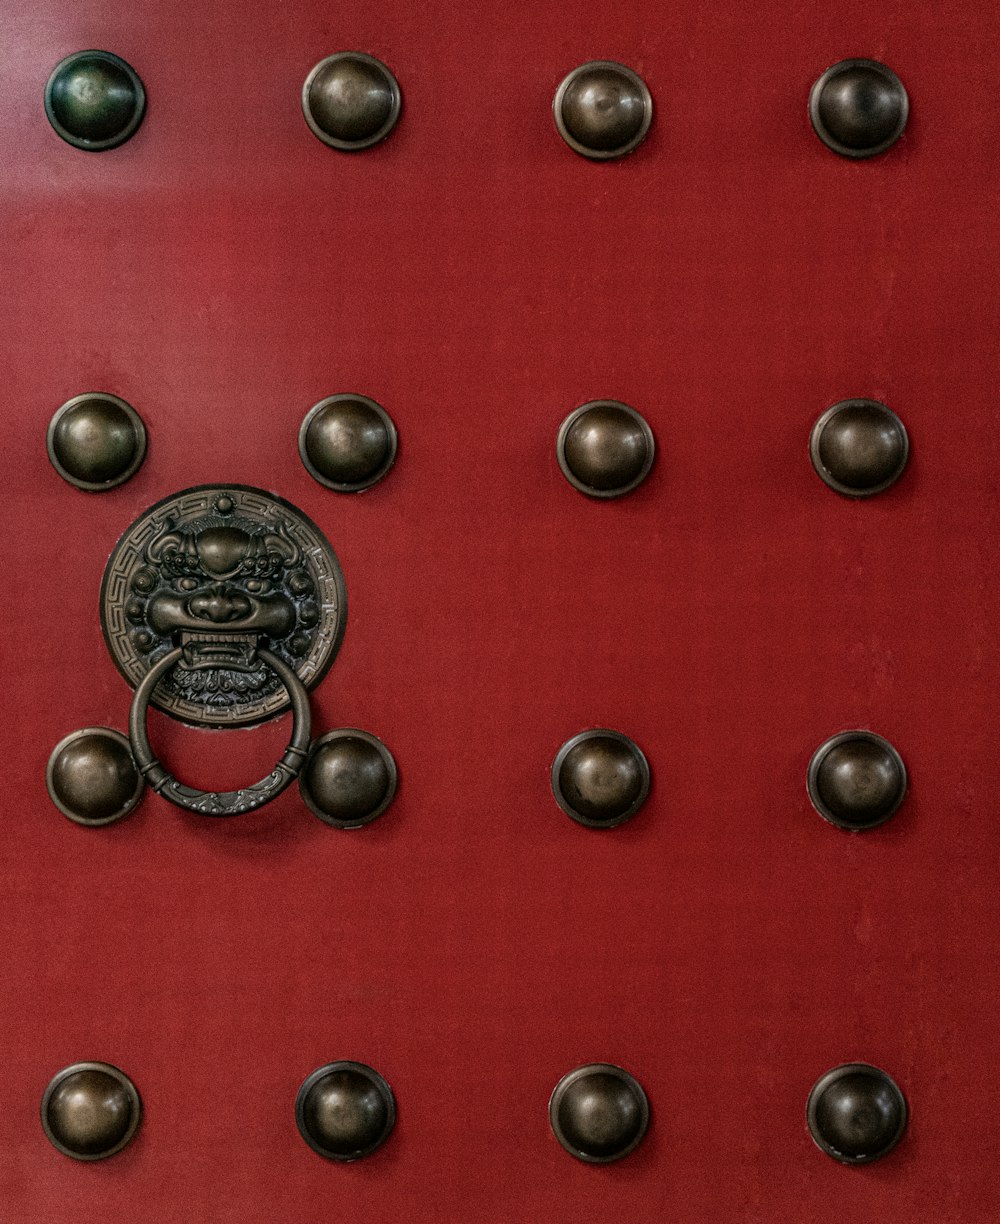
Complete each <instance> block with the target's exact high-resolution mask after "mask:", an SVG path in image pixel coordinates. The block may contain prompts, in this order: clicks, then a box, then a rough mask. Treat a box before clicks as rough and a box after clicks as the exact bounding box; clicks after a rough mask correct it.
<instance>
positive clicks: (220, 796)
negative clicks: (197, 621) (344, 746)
mask: <svg viewBox="0 0 1000 1224" xmlns="http://www.w3.org/2000/svg"><path fill="white" fill-rule="evenodd" d="M182 654H183V651H182V650H181V648H180V647H177V648H176V649H174V650H171V651H169V652H168V653H167V654H165V655H164V656H163V658H162V659H160V660H158V661H157V662H156V663H154V664H153V666H152V667H151V668H150V669H149V671H148V672H147V673H146V675H145V676H144V677H143V680H142V683H141V684H140V685H139V687H138V688H137V689H136V690H135V696H134V697H133V698H132V708H131V709H130V710H129V715H128V737H129V741H130V743H131V745H132V755H133V757H135V763H136V765H137V766H138V769H139V772H140V773H141V774H142V776H143V777H144V778H145V779H146V781H147V782H148V783H149V785H150V786H151V787H152V788H153V790H154V791H156V793H157V794H158V795H162V796H163V797H164V799H169V800H170V802H171V803H173V804H176V806H177V807H180V808H186V809H187V811H189V812H197V813H198V814H199V815H200V816H236V815H238V814H239V813H241V812H252V811H253V810H254V809H255V808H259V807H263V806H264V804H265V803H270V802H271V800H272V799H273V798H274V797H275V796H276V795H280V794H281V792H282V791H283V790H284V789H285V787H286V786H287V785H288V784H289V783H290V782H294V780H295V779H296V778H297V777H298V775H299V770H300V769H301V768H302V763H303V761H305V759H306V755H307V754H308V752H309V735H310V731H311V722H312V719H311V717H310V714H309V697H308V695H307V693H306V690H305V687H304V686H303V684H302V681H301V680H300V679H299V678H298V676H296V674H295V672H293V671H292V669H291V668H290V667H289V666H288V665H287V664H286V663H283V662H282V661H281V659H279V658H278V657H277V656H276V655H273V654H272V653H271V652H270V651H269V650H261V649H259V648H258V650H257V654H258V656H259V657H260V658H261V659H263V661H264V662H265V663H266V664H267V666H268V667H270V669H271V670H272V671H273V672H274V674H275V675H276V676H277V677H278V679H279V680H280V681H281V683H282V684H283V685H284V686H285V688H286V689H287V690H288V696H289V698H290V699H291V703H292V738H291V740H290V741H289V743H288V747H287V748H286V749H285V751H284V754H283V755H282V757H281V759H280V760H279V761H278V763H277V765H275V767H274V769H273V770H272V771H271V772H270V773H269V774H268V776H267V777H266V778H263V779H262V780H261V781H260V782H254V783H253V784H252V785H251V786H245V787H243V788H241V789H240V790H235V791H203V790H197V789H196V788H195V787H193V786H185V785H184V783H183V782H178V781H177V779H176V778H175V777H174V776H173V774H171V773H169V772H168V771H167V770H166V769H164V768H163V766H162V765H161V764H160V762H159V761H158V760H157V759H156V757H155V756H154V754H153V750H152V748H151V747H150V746H149V734H148V732H147V731H146V713H147V711H148V710H149V699H150V697H151V696H152V694H153V689H155V688H156V686H157V684H159V682H160V677H161V676H162V675H163V674H164V672H166V671H169V669H170V668H171V667H173V665H174V664H175V663H176V662H177V660H178V659H179V658H180V657H181V655H182Z"/></svg>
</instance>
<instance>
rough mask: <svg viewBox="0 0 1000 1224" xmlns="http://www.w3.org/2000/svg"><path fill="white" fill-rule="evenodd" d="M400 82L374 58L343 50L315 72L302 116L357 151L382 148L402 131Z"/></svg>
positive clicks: (334, 142) (328, 138) (319, 132)
mask: <svg viewBox="0 0 1000 1224" xmlns="http://www.w3.org/2000/svg"><path fill="white" fill-rule="evenodd" d="M401 104H402V97H401V95H400V92H399V82H398V81H397V80H396V78H395V77H394V76H393V75H392V73H391V72H390V71H389V69H388V68H387V67H386V66H385V64H383V63H382V61H381V60H377V59H375V58H374V56H371V55H365V54H364V53H363V52H362V51H338V52H337V53H336V55H328V56H327V57H326V59H323V60H320V62H319V63H318V64H317V65H316V67H315V68H313V70H312V72H310V73H309V75H308V76H307V77H306V80H305V84H304V85H303V86H302V113H303V114H304V115H305V117H306V123H308V124H309V127H310V128H311V129H312V131H313V133H314V134H315V135H316V136H318V137H319V139H320V140H322V141H323V143H324V144H328V145H330V146H331V147H332V148H334V149H342V150H344V151H346V152H351V151H353V150H355V149H367V148H369V147H370V146H371V145H373V144H378V142H379V141H380V140H384V139H385V138H386V136H388V135H389V133H390V132H391V131H392V129H393V128H394V127H395V126H396V120H397V119H398V118H399V108H400V105H401Z"/></svg>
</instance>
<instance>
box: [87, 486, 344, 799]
mask: <svg viewBox="0 0 1000 1224" xmlns="http://www.w3.org/2000/svg"><path fill="white" fill-rule="evenodd" d="M346 617H347V592H346V589H345V587H344V576H343V573H342V572H341V569H340V564H339V563H338V561H337V557H336V555H335V554H334V551H333V549H332V548H331V547H330V544H329V543H328V541H327V540H326V539H325V538H324V536H323V534H322V532H321V531H320V530H319V528H318V527H317V526H316V525H315V523H313V522H311V521H310V520H309V519H308V518H306V516H305V515H304V514H302V513H301V512H300V511H299V510H296V509H295V507H294V506H292V505H290V504H289V503H288V502H286V501H283V500H282V499H281V498H280V497H276V496H274V494H271V493H266V492H264V491H263V490H262V489H253V488H248V487H246V486H243V485H219V486H214V485H213V486H202V487H199V488H194V489H186V490H184V491H183V492H182V493H177V494H175V495H174V496H172V497H168V498H165V499H164V500H163V501H161V502H159V503H158V504H157V505H155V506H153V507H152V509H150V510H148V511H147V512H146V513H145V514H143V515H142V517H141V518H139V519H137V520H136V521H135V522H134V523H133V524H132V526H131V527H129V528H128V530H127V531H126V532H125V534H124V535H123V536H122V538H121V539H120V540H119V541H118V543H117V545H116V546H115V549H114V551H113V552H112V554H111V557H110V559H109V561H108V565H107V569H106V570H105V572H104V582H103V584H102V587H101V624H102V626H103V629H104V637H105V640H106V642H107V645H108V649H109V650H110V652H111V657H112V658H113V659H114V661H115V664H116V666H117V667H118V670H119V671H120V672H121V673H122V675H123V676H124V677H125V679H126V680H127V681H128V682H129V684H130V685H131V686H132V687H133V688H134V689H135V696H134V697H133V699H132V708H131V711H130V713H129V741H130V744H131V750H132V755H133V757H134V758H135V763H136V766H137V767H138V769H139V772H140V774H141V775H142V776H143V777H144V778H145V780H146V782H147V783H148V784H149V785H150V786H151V787H152V788H153V790H155V791H156V792H157V793H158V794H161V795H163V796H164V798H166V799H169V800H170V802H171V803H174V804H176V805H177V806H178V807H182V808H186V809H187V810H189V811H192V812H199V813H201V814H203V815H208V816H233V815H236V814H237V813H240V812H249V811H252V810H253V809H254V808H258V807H261V806H262V805H263V804H265V803H267V802H269V801H270V800H271V799H273V798H274V797H275V796H276V795H278V794H280V793H281V791H283V790H284V789H285V787H286V786H288V784H289V783H290V782H292V781H293V780H294V779H295V778H296V777H297V776H298V774H299V771H300V769H301V768H302V764H303V762H304V761H305V760H306V757H307V755H308V752H309V746H310V739H309V737H310V716H309V699H308V696H307V692H306V690H307V689H308V688H310V687H312V686H313V685H314V684H316V683H317V682H318V681H319V680H320V679H321V678H322V676H323V675H324V673H325V672H326V670H327V668H328V667H329V666H330V664H331V663H332V662H333V659H334V656H335V655H336V653H337V650H338V648H339V646H340V642H341V639H342V637H343V634H344V625H345V621H346ZM150 703H152V704H153V705H155V706H156V707H157V708H158V709H160V710H164V711H165V712H166V713H167V714H170V715H172V716H173V717H175V718H178V719H180V720H181V721H183V722H185V723H189V724H192V725H194V726H201V727H215V728H226V727H246V726H249V725H251V724H253V723H258V722H261V721H263V720H264V719H268V718H272V717H274V716H275V715H278V714H281V713H282V712H283V711H285V710H287V709H288V708H289V707H291V710H292V716H293V725H292V735H291V740H290V742H289V744H288V747H287V748H286V749H285V752H284V754H283V755H282V757H281V759H280V760H279V761H278V763H277V764H276V765H275V767H274V768H273V769H272V771H271V772H270V774H268V776H267V777H266V778H264V779H262V780H261V781H260V782H256V783H254V784H253V785H251V786H247V787H245V788H243V789H241V790H237V791H227V792H206V791H201V790H196V789H195V788H193V787H190V786H185V785H184V784H183V783H181V782H179V781H178V780H177V779H176V778H174V777H172V776H171V774H170V773H169V772H168V771H167V770H166V769H165V768H164V767H163V766H162V765H161V764H160V762H159V761H158V760H157V759H156V756H155V755H154V753H153V751H152V748H151V747H150V743H149V735H148V733H147V730H146V715H147V712H148V709H149V705H150Z"/></svg>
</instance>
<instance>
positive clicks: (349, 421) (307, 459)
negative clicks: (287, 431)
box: [299, 394, 397, 493]
mask: <svg viewBox="0 0 1000 1224" xmlns="http://www.w3.org/2000/svg"><path fill="white" fill-rule="evenodd" d="M396 446H397V435H396V426H395V425H394V424H393V423H392V418H391V417H390V416H389V414H388V413H387V412H386V410H385V409H384V408H383V407H382V405H381V404H377V403H376V402H375V401H374V400H373V399H369V398H368V396H367V395H351V394H343V395H331V396H329V397H328V398H327V399H324V400H320V402H319V403H318V404H316V405H315V407H313V408H311V409H310V410H309V412H308V413H307V414H306V417H305V420H304V421H303V422H302V427H301V428H300V429H299V454H300V455H301V457H302V462H303V463H304V464H305V466H306V470H307V471H308V473H309V475H310V476H312V477H314V479H316V480H318V481H319V482H320V484H324V485H326V486H327V488H329V489H336V491H337V492H338V493H357V492H359V491H360V490H361V489H368V488H371V486H372V485H373V484H376V483H377V482H378V481H380V480H381V479H382V477H383V476H384V475H385V474H386V473H387V472H388V471H389V469H390V468H391V467H392V465H393V463H394V462H395V459H396Z"/></svg>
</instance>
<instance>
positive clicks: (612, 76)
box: [552, 60, 653, 161]
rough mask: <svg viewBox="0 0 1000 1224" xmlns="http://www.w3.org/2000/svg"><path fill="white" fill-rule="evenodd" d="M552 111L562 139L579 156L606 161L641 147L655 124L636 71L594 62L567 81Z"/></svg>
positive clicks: (623, 66) (607, 62) (580, 69)
mask: <svg viewBox="0 0 1000 1224" xmlns="http://www.w3.org/2000/svg"><path fill="white" fill-rule="evenodd" d="M552 111H553V114H554V116H555V121H556V128H557V129H558V131H559V135H560V136H561V137H562V138H563V140H565V141H566V143H567V144H568V145H569V147H570V148H571V149H572V150H573V151H574V152H575V153H579V154H580V155H581V157H589V158H591V159H593V160H595V161H606V160H607V159H609V158H612V157H624V156H625V154H626V153H631V152H632V150H633V149H634V148H636V147H637V146H638V145H639V144H641V143H642V141H643V140H644V138H645V136H646V133H647V132H648V131H649V125H650V123H651V122H652V120H653V99H652V97H650V93H649V90H648V89H647V88H646V82H645V81H644V80H643V79H642V77H641V76H639V74H638V73H636V72H633V71H632V69H631V68H626V67H625V65H624V64H617V63H615V62H614V61H612V60H592V61H591V62H590V63H587V64H581V65H580V67H579V68H574V69H573V71H572V72H571V73H570V74H569V75H568V76H567V77H566V78H565V79H564V80H563V82H562V84H561V85H560V86H559V88H558V89H557V90H556V96H555V98H554V99H553V102H552Z"/></svg>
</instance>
